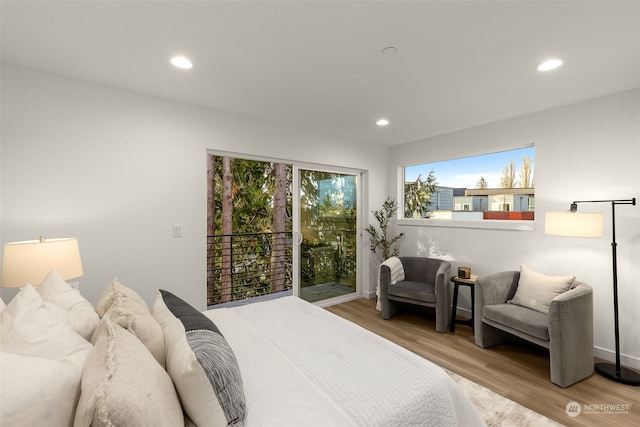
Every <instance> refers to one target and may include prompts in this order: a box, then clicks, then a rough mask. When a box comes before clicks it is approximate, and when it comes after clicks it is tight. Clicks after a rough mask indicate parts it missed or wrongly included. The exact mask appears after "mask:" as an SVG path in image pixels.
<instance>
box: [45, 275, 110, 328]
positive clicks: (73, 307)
mask: <svg viewBox="0 0 640 427" xmlns="http://www.w3.org/2000/svg"><path fill="white" fill-rule="evenodd" d="M36 290H37V291H38V293H39V294H40V296H42V299H43V300H44V301H45V302H47V303H49V304H48V308H49V310H50V311H51V313H52V314H54V315H55V316H56V317H57V318H58V319H60V320H62V321H63V322H65V323H66V324H67V325H69V326H70V327H71V328H72V329H73V330H74V331H76V332H77V333H79V334H80V335H81V336H82V337H83V338H84V339H86V340H90V339H91V335H92V334H93V330H94V329H95V328H96V326H97V325H98V322H99V321H100V317H99V316H98V313H96V311H95V310H94V308H93V306H92V305H91V303H90V302H89V301H87V300H86V299H85V298H84V297H83V296H82V295H80V293H79V292H78V291H76V290H74V289H73V288H72V287H71V286H69V284H68V283H67V282H65V281H64V279H62V277H60V275H59V274H58V273H57V272H56V271H55V270H51V271H50V272H49V274H47V277H45V278H44V280H43V281H42V283H41V284H40V286H38V287H37V288H36ZM54 306H55V307H54ZM56 308H59V310H58V309H56Z"/></svg>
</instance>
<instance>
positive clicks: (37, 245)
mask: <svg viewBox="0 0 640 427" xmlns="http://www.w3.org/2000/svg"><path fill="white" fill-rule="evenodd" d="M51 270H56V272H58V274H60V276H61V277H62V278H63V279H64V280H67V279H73V278H76V277H80V276H82V274H83V271H82V261H81V259H80V250H79V248H78V240H77V239H74V238H64V239H46V240H45V239H44V238H43V237H41V238H40V240H30V241H24V242H12V243H6V244H5V245H4V254H3V257H2V287H5V288H16V287H21V286H24V285H26V284H28V283H31V284H32V285H39V284H40V283H41V282H42V280H43V279H44V278H45V277H46V276H47V274H49V272H50V271H51Z"/></svg>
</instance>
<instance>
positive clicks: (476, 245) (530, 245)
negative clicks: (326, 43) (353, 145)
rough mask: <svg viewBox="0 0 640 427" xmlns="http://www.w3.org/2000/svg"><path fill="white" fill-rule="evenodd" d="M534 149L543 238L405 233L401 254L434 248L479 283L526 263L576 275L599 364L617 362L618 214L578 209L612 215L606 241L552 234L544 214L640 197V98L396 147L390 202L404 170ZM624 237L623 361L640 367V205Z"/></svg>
mask: <svg viewBox="0 0 640 427" xmlns="http://www.w3.org/2000/svg"><path fill="white" fill-rule="evenodd" d="M531 142H533V143H535V146H536V153H535V182H536V220H535V226H536V229H535V230H534V231H507V230H485V229H462V228H436V227H428V226H417V227H416V226H404V225H401V226H399V227H398V229H399V231H404V232H405V233H406V235H407V237H406V238H405V239H404V242H403V245H402V248H401V251H402V253H403V254H406V255H410V254H416V253H421V254H427V253H428V252H429V250H430V249H432V247H434V246H435V247H437V248H438V249H439V250H442V251H444V254H445V255H444V257H445V258H447V259H450V260H451V261H452V263H453V266H454V268H457V266H458V265H467V266H470V267H471V268H472V271H473V273H475V274H478V275H487V274H491V273H495V272H498V271H502V270H518V269H519V268H520V265H521V264H527V265H528V266H530V267H532V268H535V269H538V270H539V271H542V272H546V273H548V274H572V275H575V276H577V278H578V279H579V280H582V281H584V282H587V283H588V284H590V285H591V286H592V287H593V288H594V306H595V307H594V312H595V313H594V318H595V320H594V324H595V325H594V327H595V338H594V339H595V346H596V355H597V356H600V357H606V358H608V359H612V358H613V354H614V353H613V351H614V334H613V331H614V326H613V294H612V265H611V245H610V243H611V213H610V211H611V205H610V204H607V203H603V204H589V205H586V204H585V205H582V204H581V205H579V210H580V211H585V212H589V211H593V212H603V213H604V215H605V234H604V237H602V238H597V239H580V238H568V237H557V236H550V235H545V234H544V213H545V212H547V211H564V210H568V209H569V204H570V203H571V201H573V200H600V199H628V198H632V197H636V198H640V167H639V165H638V159H640V89H639V90H634V91H629V92H625V93H621V94H617V95H612V96H608V97H604V98H600V99H595V100H591V101H588V102H583V103H579V104H575V105H571V106H567V107H564V108H558V109H554V110H549V111H545V112H541V113H537V114H532V115H527V116H523V117H519V118H514V119H510V120H505V121H501V122H497V123H493V124H489V125H485V126H480V127H476V128H472V129H468V130H464V131H460V132H455V133H451V134H447V135H443V136H439V137H435V138H430V139H426V140H423V141H418V142H415V143H411V144H405V145H402V146H397V147H393V148H392V149H391V152H390V160H389V165H390V166H389V167H390V171H391V173H390V185H389V191H390V194H395V189H396V187H397V184H398V182H397V173H396V171H397V169H398V167H399V166H400V165H404V164H416V163H428V162H434V161H440V160H448V159H453V158H459V157H466V156H472V155H476V154H483V153H488V152H495V151H502V150H506V149H512V148H519V147H522V146H524V145H526V144H529V143H531ZM639 202H640V200H639ZM616 237H617V242H618V277H619V296H620V307H619V312H620V322H621V329H620V340H621V353H622V354H623V355H624V357H623V363H625V362H626V363H627V364H629V365H631V366H635V367H640V334H639V333H638V326H637V325H638V324H640V310H638V304H639V302H640V282H639V281H638V278H639V277H640V204H639V205H637V206H619V207H617V210H616ZM463 292H464V293H465V301H464V302H463V304H465V303H466V304H467V307H468V303H469V301H468V297H466V295H467V293H466V292H465V291H461V295H462V293H463Z"/></svg>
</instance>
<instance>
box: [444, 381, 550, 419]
mask: <svg viewBox="0 0 640 427" xmlns="http://www.w3.org/2000/svg"><path fill="white" fill-rule="evenodd" d="M447 373H448V374H449V375H450V376H451V378H453V380H454V381H455V382H456V383H457V384H458V385H459V386H460V388H462V390H463V391H464V392H465V394H466V395H467V396H469V400H471V403H473V405H474V406H475V407H476V409H477V410H478V413H479V414H480V416H481V417H482V418H483V419H484V421H485V422H486V423H487V426H488V427H498V426H500V427H525V426H526V427H529V426H530V427H559V426H562V424H558V423H557V422H555V421H553V420H551V419H549V418H547V417H545V416H544V415H541V414H538V413H537V412H534V411H532V410H531V409H529V408H525V407H524V406H522V405H520V404H518V403H516V402H514V401H512V400H509V399H507V398H506V397H503V396H500V395H499V394H497V393H495V392H493V391H491V390H489V389H488V388H485V387H482V386H481V385H479V384H476V383H474V382H473V381H470V380H468V379H466V378H464V377H461V376H460V375H458V374H456V373H454V372H451V371H449V370H447Z"/></svg>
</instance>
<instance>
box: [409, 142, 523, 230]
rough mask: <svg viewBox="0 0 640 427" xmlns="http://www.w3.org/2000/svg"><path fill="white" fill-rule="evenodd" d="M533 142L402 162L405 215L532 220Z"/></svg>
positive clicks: (441, 217) (415, 216) (452, 218)
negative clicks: (453, 156) (428, 160)
mask: <svg viewBox="0 0 640 427" xmlns="http://www.w3.org/2000/svg"><path fill="white" fill-rule="evenodd" d="M534 154H535V148H534V147H533V146H531V147H526V148H521V149H517V150H509V151H502V152H498V153H491V154H484V155H481V156H473V157H465V158H460V159H454V160H447V161H442V162H437V163H425V164H420V165H414V166H406V167H404V195H403V200H404V205H403V208H404V209H403V212H404V217H405V218H412V219H419V218H434V219H442V220H462V221H492V220H494V221H495V220H506V221H533V219H534V215H535V213H534V211H535V180H534Z"/></svg>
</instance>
